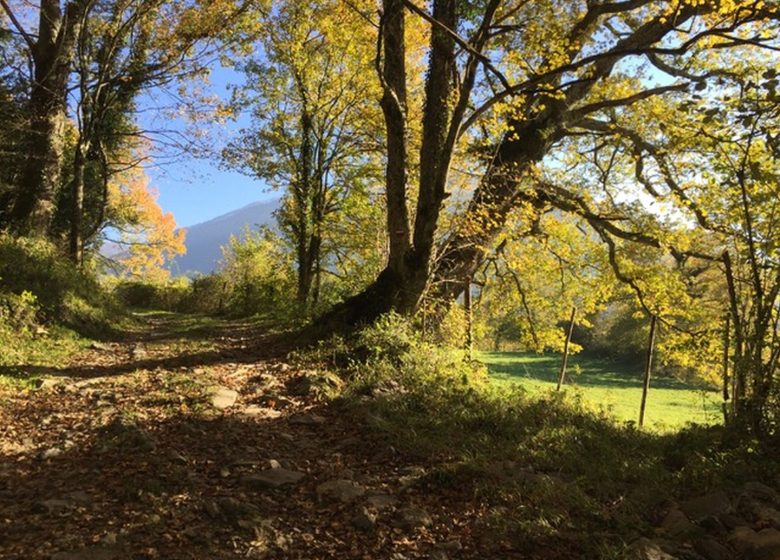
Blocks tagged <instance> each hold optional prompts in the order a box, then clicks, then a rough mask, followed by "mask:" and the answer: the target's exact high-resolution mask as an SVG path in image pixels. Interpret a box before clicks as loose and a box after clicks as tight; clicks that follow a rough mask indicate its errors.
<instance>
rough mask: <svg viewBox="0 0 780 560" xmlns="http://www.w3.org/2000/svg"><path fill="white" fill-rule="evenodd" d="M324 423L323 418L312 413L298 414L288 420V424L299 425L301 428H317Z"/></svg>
mask: <svg viewBox="0 0 780 560" xmlns="http://www.w3.org/2000/svg"><path fill="white" fill-rule="evenodd" d="M325 422H326V419H325V417H324V416H320V415H319V414H314V413H306V414H298V415H296V416H293V417H292V418H290V424H299V425H302V426H318V425H320V424H324V423H325Z"/></svg>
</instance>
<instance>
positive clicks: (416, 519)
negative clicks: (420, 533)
mask: <svg viewBox="0 0 780 560" xmlns="http://www.w3.org/2000/svg"><path fill="white" fill-rule="evenodd" d="M395 525H396V526H397V527H400V528H401V529H416V528H418V527H430V526H431V525H433V519H431V516H430V515H428V512H427V511H425V510H424V509H422V508H420V507H415V506H412V507H406V508H403V509H400V510H398V513H397V515H396V520H395Z"/></svg>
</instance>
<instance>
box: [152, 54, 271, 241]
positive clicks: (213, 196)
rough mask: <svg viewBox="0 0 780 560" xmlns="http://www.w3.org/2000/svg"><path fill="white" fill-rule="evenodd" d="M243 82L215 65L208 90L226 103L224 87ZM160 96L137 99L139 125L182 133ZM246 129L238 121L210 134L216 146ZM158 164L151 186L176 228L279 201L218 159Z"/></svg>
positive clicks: (182, 158)
mask: <svg viewBox="0 0 780 560" xmlns="http://www.w3.org/2000/svg"><path fill="white" fill-rule="evenodd" d="M241 79H242V75H241V74H239V73H237V72H235V71H234V70H232V69H229V68H223V67H221V66H220V65H219V64H216V63H215V64H214V65H213V66H212V69H211V76H210V77H209V82H210V85H209V91H210V92H212V93H214V94H216V95H218V96H219V97H220V98H223V99H226V98H228V97H229V95H230V92H229V89H228V86H229V85H231V84H236V83H240V82H241ZM161 97H162V98H164V96H161V95H160V93H159V92H151V93H150V94H148V95H146V96H144V98H142V99H141V100H140V103H139V106H140V108H141V112H140V121H141V124H142V126H143V127H145V128H152V129H159V128H166V129H173V130H183V129H184V127H185V123H184V122H183V121H181V122H176V121H172V120H170V119H167V118H166V117H165V116H162V115H161V114H160V113H159V111H157V109H159V106H160V105H161V104H162V103H164V102H161V101H160V99H161ZM146 109H150V110H146ZM161 123H162V124H161ZM246 124H247V120H246V119H239V121H238V122H229V123H227V124H226V125H224V126H221V127H219V128H215V129H214V130H212V131H210V132H211V133H213V134H214V136H215V139H216V143H217V146H218V145H219V142H224V141H225V140H226V139H228V138H230V136H231V134H232V133H233V132H234V131H237V130H238V129H239V128H240V127H241V126H242V125H244V126H245V125H246ZM157 163H158V164H160V165H153V166H151V167H149V168H148V169H147V172H148V174H149V177H150V179H151V184H152V186H154V187H155V188H156V189H157V190H158V191H159V193H160V197H159V199H158V202H159V204H160V206H161V207H162V209H163V210H164V211H165V212H172V213H173V215H174V217H175V218H176V223H177V224H178V225H179V226H183V227H187V226H192V225H194V224H197V223H200V222H204V221H206V220H210V219H211V218H215V217H217V216H220V215H222V214H225V213H227V212H230V211H232V210H236V209H238V208H241V207H243V206H246V205H247V204H251V203H252V202H256V201H260V200H269V199H272V198H278V197H279V193H274V192H269V190H268V189H267V188H266V185H265V183H263V182H262V181H260V180H259V179H256V178H253V177H248V176H246V175H243V174H241V173H238V172H236V171H229V170H226V169H221V168H220V166H219V162H218V160H217V159H216V158H212V159H207V158H195V157H187V156H180V157H176V158H175V159H174V160H173V161H172V162H163V161H158V162H157Z"/></svg>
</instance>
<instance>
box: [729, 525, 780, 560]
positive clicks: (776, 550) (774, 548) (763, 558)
mask: <svg viewBox="0 0 780 560" xmlns="http://www.w3.org/2000/svg"><path fill="white" fill-rule="evenodd" d="M729 541H730V542H731V543H732V544H733V545H734V547H735V548H736V549H737V550H739V551H740V552H742V553H743V556H744V558H746V559H747V560H779V559H780V531H778V530H777V529H771V528H769V529H762V530H761V531H758V532H756V531H754V530H753V529H751V528H749V527H737V528H736V529H734V530H733V531H732V532H731V535H730V536H729Z"/></svg>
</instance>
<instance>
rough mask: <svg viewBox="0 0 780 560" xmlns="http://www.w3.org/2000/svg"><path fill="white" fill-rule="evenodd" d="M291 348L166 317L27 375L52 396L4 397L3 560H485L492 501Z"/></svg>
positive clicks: (239, 327) (247, 329)
mask: <svg viewBox="0 0 780 560" xmlns="http://www.w3.org/2000/svg"><path fill="white" fill-rule="evenodd" d="M283 340H284V338H283V337H282V338H280V337H278V336H277V337H269V336H267V335H265V334H264V333H263V332H262V331H259V330H258V329H256V328H255V327H253V326H252V325H251V324H248V323H230V322H220V321H214V320H204V319H203V318H198V317H189V316H175V315H163V314H158V315H154V314H153V315H148V316H146V317H145V319H144V325H143V327H142V328H139V329H138V331H136V332H131V333H127V335H126V336H125V337H123V339H122V340H120V341H115V342H107V343H101V344H95V345H93V346H92V347H91V348H89V349H86V350H85V351H83V352H82V353H80V354H79V355H76V356H73V359H72V361H71V363H70V364H67V365H65V366H63V367H62V368H58V369H46V368H34V367H29V368H27V369H28V371H29V372H30V373H40V374H42V375H43V376H44V379H45V381H44V382H43V384H42V387H40V388H39V389H37V390H35V391H31V392H16V393H14V392H5V393H0V558H3V559H5V558H19V559H25V560H28V559H38V558H40V559H44V558H53V559H55V560H82V559H83V560H87V559H92V560H110V559H155V558H160V559H179V558H182V559H183V558H195V559H218V558H239V557H240V558H312V559H314V558H365V559H369V558H370V559H385V558H387V559H391V558H392V559H393V560H402V559H406V558H409V559H411V558H437V559H439V560H443V559H446V558H475V557H481V558H485V557H486V556H485V549H484V546H479V545H478V544H477V542H478V541H477V539H476V536H475V534H474V531H475V527H476V525H475V519H477V518H478V517H479V514H480V508H481V507H482V506H480V505H478V504H476V503H474V502H473V501H472V497H470V496H464V495H460V493H459V492H457V489H453V490H449V491H446V490H437V491H436V492H432V491H431V490H430V488H428V487H426V485H425V484H424V483H423V482H420V481H421V480H424V473H425V472H426V468H427V465H425V464H421V463H420V462H417V461H413V460H411V459H410V458H406V457H403V456H401V455H399V454H398V453H397V452H396V451H395V450H394V449H393V448H392V447H390V446H389V445H388V444H386V443H383V442H382V441H381V439H377V436H369V435H367V434H366V433H364V431H361V429H360V426H359V425H358V423H356V422H354V421H353V420H351V419H350V418H349V417H348V416H347V415H345V414H344V413H343V411H342V410H340V409H339V405H337V404H325V403H324V402H323V400H321V399H318V398H317V394H318V391H317V387H319V386H320V385H318V383H320V384H321V383H324V384H325V385H327V383H329V382H333V380H330V381H328V379H327V378H320V377H318V376H317V375H316V374H315V373H313V372H306V371H298V370H296V369H295V368H293V367H290V366H289V365H288V364H286V363H285V362H284V358H283V355H282V354H283V352H282V347H281V346H280V342H282V341H283ZM323 380H324V381H323ZM442 492H445V493H442ZM447 492H451V493H447ZM482 542H483V543H484V541H482ZM496 557H501V558H508V557H512V556H511V554H501V555H500V556H496Z"/></svg>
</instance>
